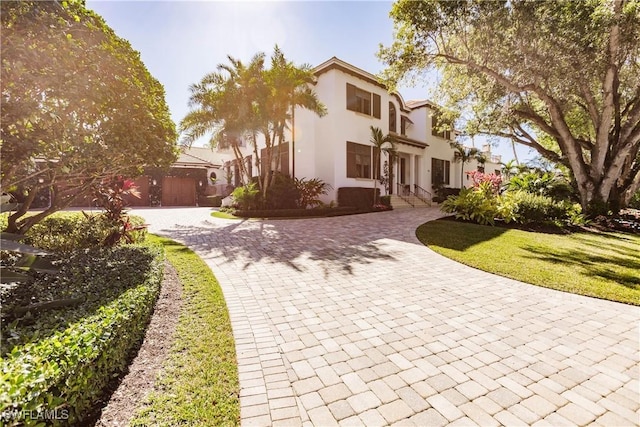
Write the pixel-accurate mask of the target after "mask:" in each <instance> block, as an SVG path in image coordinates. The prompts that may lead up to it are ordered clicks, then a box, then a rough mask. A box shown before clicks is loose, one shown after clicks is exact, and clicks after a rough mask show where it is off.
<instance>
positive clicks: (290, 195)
mask: <svg viewBox="0 0 640 427" xmlns="http://www.w3.org/2000/svg"><path fill="white" fill-rule="evenodd" d="M299 199H300V190H299V189H298V186H297V185H296V182H295V180H294V179H292V178H290V177H289V176H287V175H283V174H281V173H278V174H276V177H275V181H274V183H273V184H272V185H271V186H270V187H269V188H268V189H267V199H266V200H265V207H266V208H267V209H296V208H297V207H298V200H299Z"/></svg>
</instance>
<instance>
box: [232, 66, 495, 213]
mask: <svg viewBox="0 0 640 427" xmlns="http://www.w3.org/2000/svg"><path fill="white" fill-rule="evenodd" d="M314 72H315V75H316V77H317V82H316V84H315V87H314V90H315V92H316V93H317V95H318V98H319V99H320V101H321V102H322V103H323V104H324V105H325V106H326V107H327V111H328V114H327V115H326V116H324V117H318V116H317V115H315V114H314V113H312V112H310V111H307V110H304V109H301V108H298V109H296V111H295V115H294V117H295V124H294V130H295V132H294V135H292V134H291V132H290V131H289V133H288V134H287V135H286V139H287V141H289V142H287V143H286V144H284V145H283V147H282V148H283V152H282V155H281V166H280V170H281V171H282V172H283V173H285V174H295V176H296V177H298V178H302V177H306V178H314V177H315V178H320V179H322V180H323V181H325V182H326V183H328V184H330V185H331V186H332V187H333V189H334V191H333V192H332V193H331V194H330V195H328V196H327V198H326V199H327V200H326V201H329V200H335V198H336V193H337V189H338V188H340V187H369V188H373V186H374V183H373V180H374V179H375V178H376V177H374V173H375V172H377V175H378V177H379V176H381V175H383V174H384V170H385V162H386V163H387V169H388V170H389V172H390V173H389V174H388V176H389V177H390V178H391V183H390V185H389V186H388V188H389V191H390V192H391V193H394V194H401V193H405V194H407V193H414V192H415V193H418V194H420V195H422V196H423V197H429V198H430V197H431V196H432V195H433V193H434V188H435V187H436V186H438V185H442V186H446V187H454V188H460V187H461V186H462V185H465V186H468V185H469V183H468V182H460V179H461V171H460V168H461V167H464V170H465V171H471V170H476V169H477V168H478V166H479V165H478V163H477V162H476V161H472V162H469V163H466V164H464V165H462V164H461V163H456V162H455V158H454V150H453V149H452V148H451V146H450V143H451V142H452V139H451V136H452V135H451V134H450V133H449V132H438V130H437V123H436V120H437V106H436V105H434V104H433V103H431V102H429V101H426V100H419V101H404V99H402V97H401V96H400V95H399V94H397V93H389V92H388V91H387V89H386V87H385V86H384V85H383V84H381V83H380V82H379V81H378V80H377V79H376V77H375V76H374V75H372V74H370V73H368V72H366V71H364V70H361V69H359V68H357V67H354V66H353V65H350V64H348V63H346V62H344V61H342V60H340V59H338V58H336V57H333V58H331V59H329V60H328V61H326V62H324V63H322V64H320V65H318V66H317V67H315V69H314ZM371 126H374V127H378V128H380V129H381V130H382V132H383V134H387V133H389V134H391V135H393V136H394V139H395V141H396V144H395V148H396V155H395V156H394V158H392V159H390V158H389V156H387V155H386V154H384V153H383V154H381V155H379V154H378V153H375V152H374V147H373V145H372V144H371V142H370V139H371V130H370V127H371ZM292 136H294V137H295V139H293V138H292ZM245 145H247V146H246V147H244V148H243V150H244V151H243V153H244V154H245V155H246V156H247V157H246V158H245V162H247V164H251V163H252V160H251V159H252V158H251V155H252V154H251V148H250V147H248V145H249V144H245ZM294 145H295V147H294ZM484 151H485V154H486V158H487V161H486V163H485V165H484V167H485V170H486V171H487V172H488V173H491V172H494V171H499V169H500V167H499V165H498V164H497V163H498V162H499V161H500V159H499V158H497V157H496V156H491V153H490V151H488V146H485V147H484ZM220 153H221V154H223V153H226V156H227V159H230V157H228V156H229V154H230V150H224V149H223V150H221V151H220ZM374 161H379V162H380V164H379V165H377V167H375V168H374V164H373V163H374ZM234 164H235V162H234V161H228V162H227V163H226V167H225V168H223V170H222V171H221V173H222V174H231V175H232V176H233V177H232V179H230V180H229V181H230V182H231V183H232V184H238V183H239V182H240V181H241V180H240V177H239V176H238V172H239V168H238V167H237V165H235V166H234ZM247 169H250V168H247ZM252 174H253V175H255V174H256V173H255V169H254V171H253V172H252ZM463 179H464V180H466V179H467V178H466V175H464V178H463ZM378 187H379V188H380V185H378ZM383 194H384V190H383Z"/></svg>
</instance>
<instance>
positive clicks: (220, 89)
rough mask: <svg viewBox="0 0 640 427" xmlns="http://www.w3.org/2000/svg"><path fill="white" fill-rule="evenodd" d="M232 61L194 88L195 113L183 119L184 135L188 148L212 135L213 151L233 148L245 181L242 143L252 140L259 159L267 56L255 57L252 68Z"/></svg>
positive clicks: (192, 94)
mask: <svg viewBox="0 0 640 427" xmlns="http://www.w3.org/2000/svg"><path fill="white" fill-rule="evenodd" d="M228 59H229V62H230V64H229V65H227V64H220V65H218V67H217V68H218V72H214V73H209V74H207V75H205V76H204V77H203V78H202V80H201V81H200V82H199V83H197V84H193V85H191V86H190V88H189V91H190V92H191V96H190V98H189V106H190V107H192V108H193V110H192V111H190V112H189V113H188V114H187V115H186V116H185V117H184V118H183V119H182V121H181V123H180V131H181V133H182V134H183V140H182V142H183V144H185V145H190V144H192V143H193V142H194V141H196V140H197V139H199V138H201V137H203V136H205V135H206V134H208V133H211V137H210V139H209V145H210V146H211V147H212V148H213V147H216V146H218V145H219V144H222V143H224V144H229V145H230V147H231V148H232V149H233V152H234V155H235V157H236V161H237V164H238V166H239V167H240V170H241V173H242V176H243V177H245V176H247V175H248V174H247V171H246V168H245V164H244V162H243V161H242V160H243V154H242V152H241V151H240V147H239V139H240V138H242V137H251V140H252V142H253V146H254V153H255V154H256V155H257V146H256V133H257V132H258V131H259V130H260V129H261V128H262V127H263V121H264V119H263V116H264V114H263V109H264V107H263V105H265V101H266V94H267V90H266V87H265V85H264V81H263V79H262V74H263V72H264V54H258V55H255V56H254V57H253V58H252V59H251V62H250V63H249V64H248V65H244V64H243V63H242V62H241V61H239V60H237V59H235V58H233V57H231V56H229V57H228ZM247 177H248V176H247ZM243 181H244V179H243Z"/></svg>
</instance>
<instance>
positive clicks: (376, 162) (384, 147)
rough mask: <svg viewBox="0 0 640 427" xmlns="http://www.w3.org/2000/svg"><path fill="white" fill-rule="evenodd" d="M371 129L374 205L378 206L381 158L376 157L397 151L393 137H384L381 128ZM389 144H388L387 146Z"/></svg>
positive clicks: (372, 127) (371, 127) (373, 127)
mask: <svg viewBox="0 0 640 427" xmlns="http://www.w3.org/2000/svg"><path fill="white" fill-rule="evenodd" d="M370 129H371V139H370V141H371V143H372V144H373V146H374V148H375V149H374V150H373V204H374V205H376V204H378V178H377V175H378V168H379V167H380V158H379V157H378V158H377V159H376V155H378V156H379V155H380V153H382V152H383V151H385V152H387V153H389V152H392V151H393V150H394V149H395V146H394V139H393V137H392V136H391V135H389V134H387V135H384V136H383V135H382V131H381V130H380V128H379V127H375V126H370ZM387 143H388V144H387Z"/></svg>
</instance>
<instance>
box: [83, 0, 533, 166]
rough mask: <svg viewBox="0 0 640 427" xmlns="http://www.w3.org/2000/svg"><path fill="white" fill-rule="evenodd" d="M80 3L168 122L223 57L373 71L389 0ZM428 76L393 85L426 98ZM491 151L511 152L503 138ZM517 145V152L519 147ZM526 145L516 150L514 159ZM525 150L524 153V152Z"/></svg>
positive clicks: (387, 35)
mask: <svg viewBox="0 0 640 427" xmlns="http://www.w3.org/2000/svg"><path fill="white" fill-rule="evenodd" d="M86 4H87V7H88V8H89V9H92V10H94V11H95V12H97V13H98V14H99V15H101V16H102V17H103V18H104V19H105V21H106V22H107V24H108V25H109V26H110V27H111V28H113V29H114V30H115V32H116V33H117V34H118V35H119V36H120V37H122V38H125V39H127V40H129V42H130V43H131V45H132V46H133V48H134V49H136V50H137V51H139V52H140V55H141V58H142V60H143V62H144V63H145V65H146V66H147V68H148V69H149V71H150V72H151V74H152V75H153V76H154V77H156V78H157V79H158V80H159V81H160V82H161V83H162V84H163V85H164V87H165V91H166V94H167V103H168V105H169V108H170V110H171V115H172V117H173V119H174V121H175V122H176V124H177V123H179V122H180V120H181V119H182V117H184V116H185V114H186V113H187V112H188V111H189V107H188V99H189V85H191V84H192V83H196V82H198V81H199V80H200V79H201V78H202V77H203V76H204V75H205V74H206V73H208V72H211V71H215V69H216V66H217V65H218V64H220V63H227V62H228V61H227V55H231V56H233V57H235V58H238V59H241V60H243V61H248V60H249V59H250V58H251V57H252V56H253V55H254V54H256V53H258V52H265V53H266V54H267V55H269V54H270V53H271V52H272V51H273V47H274V45H275V44H278V45H279V46H280V48H281V49H282V50H283V52H284V54H285V56H286V57H287V58H288V59H290V60H291V61H293V62H295V63H296V64H303V63H306V64H310V65H312V66H315V65H318V64H320V63H322V62H324V61H326V60H327V59H329V58H331V57H332V56H337V57H338V58H340V59H342V60H344V61H347V62H349V63H350V64H353V65H355V66H356V67H359V68H362V69H364V70H366V71H368V72H370V73H373V74H376V73H378V72H380V71H382V69H383V68H384V66H383V64H382V63H381V62H380V61H379V60H378V58H377V57H376V52H377V51H378V47H379V44H380V43H382V44H383V45H389V44H390V43H391V42H392V40H393V22H392V21H391V18H389V11H390V10H391V5H392V2H389V1H352V2H346V1H260V2H249V1H112V0H111V1H104V0H103V1H94V0H88V1H87V3H86ZM434 83H435V82H433V81H425V82H421V83H418V84H417V85H416V86H415V87H407V86H406V85H405V86H401V87H400V88H399V92H400V93H401V94H402V96H403V97H404V99H405V100H409V99H422V98H434V96H433V92H432V90H433V88H434ZM493 150H494V153H496V154H502V155H503V156H504V157H506V158H512V157H513V154H510V153H511V148H510V144H503V146H500V147H497V148H494V149H493ZM521 151H522V152H521ZM527 152H528V150H526V149H523V150H519V157H520V159H521V160H522V159H523V158H524V157H527V156H528V155H527V154H526V153H527ZM528 157H530V156H528Z"/></svg>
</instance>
